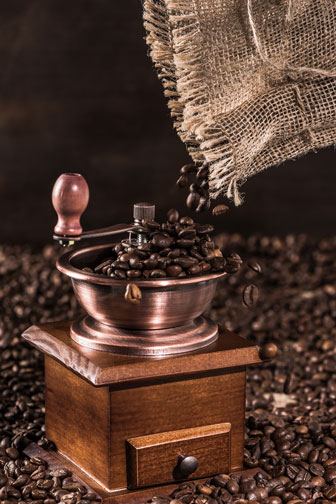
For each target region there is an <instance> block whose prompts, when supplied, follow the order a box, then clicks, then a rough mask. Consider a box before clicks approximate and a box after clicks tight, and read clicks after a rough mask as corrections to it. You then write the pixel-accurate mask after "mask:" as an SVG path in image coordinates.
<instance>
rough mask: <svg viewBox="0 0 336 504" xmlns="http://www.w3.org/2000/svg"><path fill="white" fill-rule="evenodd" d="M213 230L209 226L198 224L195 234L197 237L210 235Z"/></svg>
mask: <svg viewBox="0 0 336 504" xmlns="http://www.w3.org/2000/svg"><path fill="white" fill-rule="evenodd" d="M213 230H214V227H213V226H212V225H211V224H198V226H196V232H197V234H199V235H205V234H209V233H212V232H213Z"/></svg>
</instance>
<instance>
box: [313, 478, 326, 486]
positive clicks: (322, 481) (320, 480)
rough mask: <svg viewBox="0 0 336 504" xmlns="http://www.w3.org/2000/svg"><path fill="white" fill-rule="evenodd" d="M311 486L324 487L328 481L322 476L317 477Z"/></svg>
mask: <svg viewBox="0 0 336 504" xmlns="http://www.w3.org/2000/svg"><path fill="white" fill-rule="evenodd" d="M311 484H312V486H313V487H323V486H324V485H325V484H326V481H325V479H324V478H321V477H320V476H315V477H314V478H312V480H311Z"/></svg>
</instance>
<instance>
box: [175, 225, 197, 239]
mask: <svg viewBox="0 0 336 504" xmlns="http://www.w3.org/2000/svg"><path fill="white" fill-rule="evenodd" d="M195 236H196V230H195V228H194V227H193V226H187V227H183V228H182V229H181V231H180V232H179V233H178V237H179V238H187V239H193V238H195Z"/></svg>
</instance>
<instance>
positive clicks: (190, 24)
mask: <svg viewBox="0 0 336 504" xmlns="http://www.w3.org/2000/svg"><path fill="white" fill-rule="evenodd" d="M248 5H249V4H248ZM144 26H145V29H146V31H147V38H146V41H147V44H148V45H149V48H150V56H151V58H152V60H153V62H154V64H155V67H156V69H157V71H158V75H159V78H160V79H161V80H162V83H163V87H164V94H165V96H166V97H167V98H168V106H169V108H170V110H171V115H172V117H173V120H174V127H175V128H176V130H177V132H178V134H179V136H180V138H181V140H182V141H183V142H184V143H185V144H186V147H187V149H188V151H189V154H190V155H191V157H192V159H193V161H194V162H196V163H200V162H204V161H206V162H207V163H208V164H209V189H210V197H211V198H212V199H215V198H217V197H218V196H219V195H221V194H225V195H226V196H227V197H228V198H229V199H233V201H234V204H235V205H236V206H238V205H240V204H241V203H242V202H243V198H242V195H241V194H240V192H239V187H240V186H241V185H242V184H243V183H244V182H246V180H247V178H248V177H249V176H251V175H248V176H246V177H242V174H241V173H240V174H239V176H238V174H237V172H236V159H235V148H234V145H233V143H232V142H231V141H230V139H229V138H228V137H227V135H225V132H223V130H222V128H221V127H220V122H219V123H216V121H215V118H214V117H212V115H211V111H210V108H209V106H210V101H209V96H208V95H209V93H208V89H207V87H206V85H205V82H206V79H204V76H203V73H202V70H201V69H202V54H201V51H200V48H201V47H202V42H201V40H199V37H200V30H199V26H198V20H197V16H196V15H195V12H194V11H193V9H192V3H191V1H190V0H145V2H144ZM195 40H198V43H197V44H196V43H195ZM197 47H198V49H197ZM283 70H285V69H283ZM304 70H309V69H304ZM291 71H293V69H291ZM317 72H318V71H317ZM334 72H335V71H333V74H334ZM327 73H328V72H327ZM329 74H330V75H331V73H330V72H329ZM186 97H187V98H186ZM186 100H187V107H186V106H185V103H186ZM317 138H318V139H319V141H318V142H315V141H314V140H316V139H317ZM335 138H336V128H335V123H333V124H331V125H329V126H328V125H326V127H325V128H318V129H317V130H316V131H314V129H313V128H309V127H307V130H305V131H303V132H300V133H298V134H297V135H295V136H292V137H286V138H282V139H280V140H279V139H271V140H270V142H269V143H268V144H266V145H265V147H264V149H262V150H261V151H260V152H259V154H258V155H257V156H256V158H255V162H256V164H257V159H258V158H264V159H267V158H269V163H270V164H269V165H268V166H272V165H273V166H274V165H275V164H276V165H279V164H281V163H283V162H284V161H286V160H288V159H295V158H297V157H300V156H302V155H304V154H306V153H307V152H309V151H311V150H315V148H321V147H327V146H330V145H332V144H334V141H335ZM286 143H287V144H288V145H291V149H292V150H291V155H290V156H288V149H284V150H283V151H282V146H283V145H284V144H286ZM315 143H316V146H315V145H314V144H315ZM275 154H276V155H275ZM274 157H276V163H274ZM272 161H273V162H272ZM253 164H254V163H252V166H253ZM268 166H263V167H261V168H260V166H259V168H258V170H256V172H260V171H263V170H264V169H266V168H267V167H268Z"/></svg>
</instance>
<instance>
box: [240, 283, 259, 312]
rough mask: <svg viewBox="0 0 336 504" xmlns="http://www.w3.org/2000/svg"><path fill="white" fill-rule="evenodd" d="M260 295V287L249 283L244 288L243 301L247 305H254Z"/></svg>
mask: <svg viewBox="0 0 336 504" xmlns="http://www.w3.org/2000/svg"><path fill="white" fill-rule="evenodd" d="M258 297H259V291H258V287H256V286H255V285H253V284H250V285H247V286H246V287H245V288H244V290H243V302H244V305H245V306H247V307H249V308H250V307H251V306H254V305H255V304H256V303H257V301H258Z"/></svg>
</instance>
